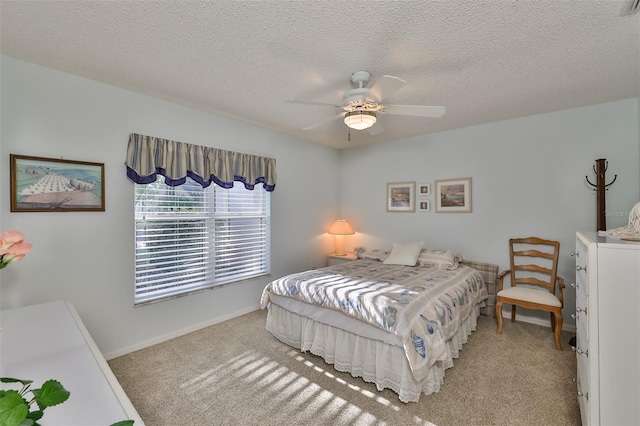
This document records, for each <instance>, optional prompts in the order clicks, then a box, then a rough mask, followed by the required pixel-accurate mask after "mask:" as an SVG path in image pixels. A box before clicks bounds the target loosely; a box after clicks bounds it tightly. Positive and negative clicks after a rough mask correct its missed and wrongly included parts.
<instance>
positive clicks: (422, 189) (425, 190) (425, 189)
mask: <svg viewBox="0 0 640 426" xmlns="http://www.w3.org/2000/svg"><path fill="white" fill-rule="evenodd" d="M418 195H420V196H427V195H431V184H429V183H421V184H420V185H418Z"/></svg>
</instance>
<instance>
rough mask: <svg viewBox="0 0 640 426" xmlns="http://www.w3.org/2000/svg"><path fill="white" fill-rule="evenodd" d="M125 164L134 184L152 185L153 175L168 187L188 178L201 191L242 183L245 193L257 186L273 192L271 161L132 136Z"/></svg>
mask: <svg viewBox="0 0 640 426" xmlns="http://www.w3.org/2000/svg"><path fill="white" fill-rule="evenodd" d="M125 164H126V166H127V176H129V178H130V179H131V180H133V181H134V182H136V183H143V184H144V183H151V182H155V180H156V175H157V174H160V175H162V176H164V177H165V182H166V183H167V185H171V186H178V185H182V184H183V183H185V181H186V178H187V176H188V177H190V178H191V179H193V180H195V181H196V182H198V183H199V184H200V185H202V186H203V187H205V188H206V187H207V186H209V185H211V183H212V182H214V183H216V184H218V185H220V186H221V187H223V188H231V187H233V182H234V181H239V182H242V183H244V186H245V188H247V189H253V188H254V186H255V185H257V184H259V183H262V184H263V187H264V189H266V190H267V191H273V190H274V189H275V187H276V160H275V159H274V158H268V157H260V156H257V155H250V154H242V153H239V152H233V151H226V150H223V149H216V148H208V147H205V146H199V145H192V144H189V143H183V142H176V141H170V140H167V139H161V138H154V137H152V136H144V135H138V134H136V133H131V134H130V135H129V146H128V147H127V161H126V162H125Z"/></svg>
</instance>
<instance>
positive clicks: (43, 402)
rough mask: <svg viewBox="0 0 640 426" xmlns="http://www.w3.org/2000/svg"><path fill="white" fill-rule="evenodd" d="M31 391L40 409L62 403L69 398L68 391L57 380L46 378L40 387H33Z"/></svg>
mask: <svg viewBox="0 0 640 426" xmlns="http://www.w3.org/2000/svg"><path fill="white" fill-rule="evenodd" d="M31 392H33V395H34V396H35V400H36V402H37V403H38V407H40V409H41V410H44V409H45V408H47V407H53V406H54V405H58V404H62V403H63V402H65V401H66V400H67V399H69V391H68V390H66V389H65V388H64V387H63V386H62V384H60V382H59V381H57V380H47V381H46V382H44V383H43V384H42V387H41V388H40V389H33V390H32V391H31Z"/></svg>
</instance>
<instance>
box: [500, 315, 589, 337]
mask: <svg viewBox="0 0 640 426" xmlns="http://www.w3.org/2000/svg"><path fill="white" fill-rule="evenodd" d="M563 316H564V315H563ZM502 318H503V320H504V321H511V312H507V311H506V310H505V312H503V313H502ZM516 321H522V322H526V323H529V324H535V325H540V326H542V327H546V328H549V329H551V323H550V322H549V318H546V319H543V318H537V317H530V316H527V315H522V314H520V313H518V314H517V315H516ZM562 330H563V331H568V332H570V333H575V332H576V325H575V324H567V323H563V324H562Z"/></svg>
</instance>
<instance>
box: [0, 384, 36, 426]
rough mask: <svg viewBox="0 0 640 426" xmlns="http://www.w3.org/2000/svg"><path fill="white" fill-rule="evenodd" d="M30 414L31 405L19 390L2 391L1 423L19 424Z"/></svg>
mask: <svg viewBox="0 0 640 426" xmlns="http://www.w3.org/2000/svg"><path fill="white" fill-rule="evenodd" d="M27 414H29V405H28V404H27V401H25V399H24V398H23V397H22V395H20V393H19V392H18V391H15V390H8V391H0V425H2V426H18V425H19V424H20V423H21V422H22V421H23V420H24V419H25V418H26V417H27Z"/></svg>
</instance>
